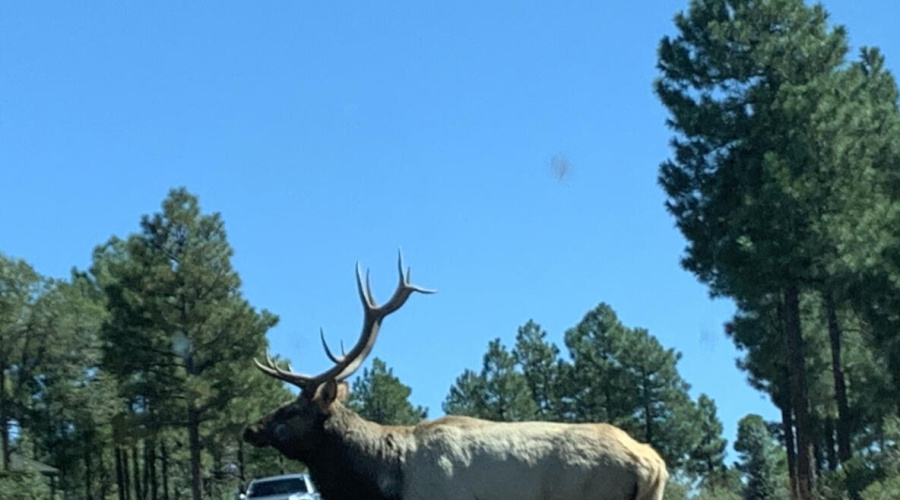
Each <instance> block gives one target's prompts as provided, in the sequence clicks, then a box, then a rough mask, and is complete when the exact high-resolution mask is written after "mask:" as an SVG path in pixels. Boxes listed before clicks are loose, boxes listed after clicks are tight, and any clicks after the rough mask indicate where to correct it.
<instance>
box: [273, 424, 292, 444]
mask: <svg viewBox="0 0 900 500" xmlns="http://www.w3.org/2000/svg"><path fill="white" fill-rule="evenodd" d="M290 434H291V433H290V431H289V430H288V426H286V425H284V424H276V425H275V428H274V429H272V436H274V437H275V439H276V440H278V441H282V442H284V441H287V440H288V438H289V437H290Z"/></svg>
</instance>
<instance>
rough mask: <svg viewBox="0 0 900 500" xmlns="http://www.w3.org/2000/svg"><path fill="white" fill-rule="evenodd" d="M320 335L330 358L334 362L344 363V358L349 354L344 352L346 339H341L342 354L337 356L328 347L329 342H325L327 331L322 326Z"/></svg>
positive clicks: (326, 353)
mask: <svg viewBox="0 0 900 500" xmlns="http://www.w3.org/2000/svg"><path fill="white" fill-rule="evenodd" d="M319 337H320V338H321V339H322V347H324V348H325V355H326V356H328V359H330V360H331V361H332V362H334V363H338V364H340V363H343V362H344V358H345V357H346V356H347V353H346V352H344V341H343V340H342V341H341V356H335V355H334V354H332V353H331V349H329V348H328V343H327V342H325V331H324V330H322V329H321V328H319Z"/></svg>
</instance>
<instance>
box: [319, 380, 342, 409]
mask: <svg viewBox="0 0 900 500" xmlns="http://www.w3.org/2000/svg"><path fill="white" fill-rule="evenodd" d="M340 387H341V384H338V382H337V381H336V380H334V379H328V380H326V381H325V383H323V384H322V385H320V386H319V388H318V389H316V395H315V397H313V401H315V402H316V404H318V405H319V407H320V408H322V409H325V408H327V407H329V406H331V403H334V400H335V399H337V397H338V392H340Z"/></svg>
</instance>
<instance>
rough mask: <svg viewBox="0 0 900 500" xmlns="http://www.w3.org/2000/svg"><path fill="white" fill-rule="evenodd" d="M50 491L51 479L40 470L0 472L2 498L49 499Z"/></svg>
mask: <svg viewBox="0 0 900 500" xmlns="http://www.w3.org/2000/svg"><path fill="white" fill-rule="evenodd" d="M50 491H51V490H50V480H49V479H48V478H46V477H44V476H41V474H39V473H38V472H34V471H21V472H0V500H47V499H48V498H50Z"/></svg>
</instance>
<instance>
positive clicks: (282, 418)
mask: <svg viewBox="0 0 900 500" xmlns="http://www.w3.org/2000/svg"><path fill="white" fill-rule="evenodd" d="M397 261H398V262H397V265H398V268H399V273H400V283H399V285H398V286H397V289H396V290H395V291H394V295H393V296H392V297H391V298H390V300H388V301H387V302H386V303H385V304H384V305H382V306H378V305H376V303H375V299H374V298H372V289H371V287H370V285H369V274H368V272H366V280H365V286H363V279H362V273H361V272H360V269H359V263H357V265H356V285H357V288H358V289H359V298H360V300H361V301H362V304H363V311H364V315H363V327H362V333H361V334H360V337H359V340H358V341H357V342H356V345H354V346H353V348H352V349H350V352H349V353H343V346H342V349H341V351H342V353H343V354H342V355H341V356H335V355H334V354H333V353H332V352H331V350H330V349H329V348H328V344H327V343H326V342H325V335H324V333H322V331H321V330H320V332H319V334H320V337H321V339H322V346H323V347H324V348H325V354H326V355H327V356H328V358H329V359H331V361H333V362H334V363H335V364H334V366H333V367H331V368H330V369H329V370H327V371H325V372H324V373H321V374H319V375H315V376H310V375H303V374H300V373H294V372H293V371H292V369H291V368H290V366H288V369H287V370H283V369H282V368H280V367H278V366H277V365H276V364H275V363H274V362H273V361H272V358H271V357H269V356H268V355H266V363H265V364H263V363H260V362H259V361H257V360H256V359H254V360H253V361H254V362H255V363H256V366H257V367H258V368H259V369H260V370H262V371H263V372H264V373H265V374H267V375H269V376H272V377H274V378H277V379H278V380H282V381H284V382H288V383H289V384H292V385H295V386H297V387H299V388H300V394H299V396H298V397H297V399H296V400H295V401H292V402H290V403H288V404H285V405H284V406H282V407H281V408H279V409H278V410H276V411H274V412H272V413H270V414H268V415H266V416H265V417H263V418H261V419H260V420H258V421H257V422H255V423H253V424H251V425H249V426H247V428H246V429H245V430H244V436H243V438H244V441H246V442H248V443H250V444H252V445H254V446H257V447H264V446H272V447H274V448H275V449H277V450H278V451H279V452H281V453H282V454H283V455H284V456H286V457H288V458H291V459H296V460H301V461H306V460H305V459H306V458H307V457H309V456H310V455H311V454H312V453H314V451H315V450H316V449H318V448H320V447H321V443H322V440H323V439H324V438H325V432H324V425H325V421H326V420H327V419H328V417H329V416H331V415H332V414H333V412H334V410H335V407H336V405H341V401H343V399H344V398H346V396H347V394H348V393H349V386H348V384H347V382H345V380H346V379H347V378H349V377H350V376H351V375H353V373H354V372H355V371H356V370H357V369H359V367H360V365H362V363H363V361H365V359H366V357H367V356H368V355H369V353H370V352H371V351H372V348H373V347H374V346H375V340H376V339H377V337H378V332H379V329H380V328H381V323H382V321H383V320H384V318H385V317H386V316H387V315H389V314H391V313H392V312H394V311H396V310H398V309H400V307H402V306H403V304H404V303H405V302H406V300H407V299H408V298H409V296H410V295H412V293H413V292H419V293H434V292H435V291H434V290H426V289H424V288H421V287H418V286H416V285H413V284H412V283H410V281H409V274H410V273H409V269H407V271H406V272H405V273H404V272H403V255H402V254H399V256H398V259H397Z"/></svg>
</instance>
